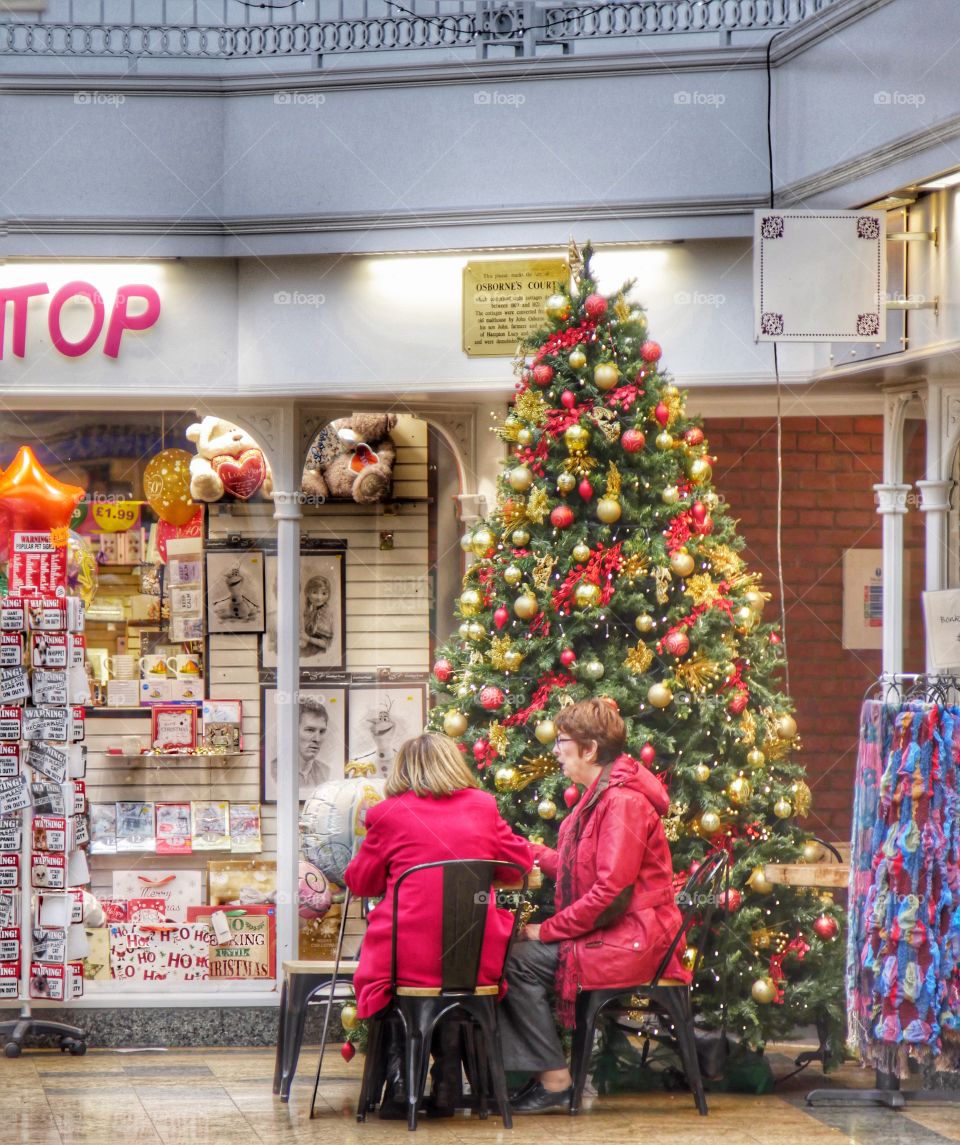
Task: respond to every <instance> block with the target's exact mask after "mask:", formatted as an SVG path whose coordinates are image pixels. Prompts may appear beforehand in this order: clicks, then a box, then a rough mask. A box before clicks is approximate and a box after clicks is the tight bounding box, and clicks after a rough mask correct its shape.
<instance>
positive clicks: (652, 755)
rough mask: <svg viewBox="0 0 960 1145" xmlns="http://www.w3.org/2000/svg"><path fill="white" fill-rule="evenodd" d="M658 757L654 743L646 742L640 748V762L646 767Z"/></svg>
mask: <svg viewBox="0 0 960 1145" xmlns="http://www.w3.org/2000/svg"><path fill="white" fill-rule="evenodd" d="M656 758H657V753H656V752H655V751H654V748H653V744H652V743H645V744H644V745H643V747H642V748H641V749H640V762H641V763H642V764H644V765H645V766H646V767H649V766H650V765H651V764H652V763H653V761H654V760H655V759H656Z"/></svg>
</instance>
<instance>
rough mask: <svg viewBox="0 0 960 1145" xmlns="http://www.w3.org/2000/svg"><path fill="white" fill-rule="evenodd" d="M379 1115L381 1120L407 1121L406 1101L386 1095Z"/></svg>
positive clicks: (378, 1111)
mask: <svg viewBox="0 0 960 1145" xmlns="http://www.w3.org/2000/svg"><path fill="white" fill-rule="evenodd" d="M377 1117H379V1118H380V1120H381V1121H406V1120H407V1103H406V1101H400V1100H399V1099H397V1098H396V1097H385V1098H384V1099H383V1101H381V1102H380V1108H379V1109H378V1110H377Z"/></svg>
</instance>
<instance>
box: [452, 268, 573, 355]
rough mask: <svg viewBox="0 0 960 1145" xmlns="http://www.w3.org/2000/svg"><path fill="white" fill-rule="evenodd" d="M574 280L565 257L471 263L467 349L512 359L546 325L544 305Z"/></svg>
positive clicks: (466, 278)
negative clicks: (519, 345) (535, 332)
mask: <svg viewBox="0 0 960 1145" xmlns="http://www.w3.org/2000/svg"><path fill="white" fill-rule="evenodd" d="M569 282H570V268H569V266H568V265H567V263H566V261H565V260H564V259H560V258H552V259H527V258H518V259H506V260H498V261H494V262H468V263H467V265H466V266H465V267H464V268H463V350H464V353H465V354H467V356H468V357H471V358H501V357H502V358H512V357H513V356H514V354H515V353H516V351H517V343H518V342H522V341H523V340H524V339H525V338H528V337H529V336H530V335H531V334H532V333H534V331H536V330H539V329H540V328H541V327H542V326H544V325H545V324H546V321H547V319H546V316H545V314H544V311H543V304H544V302H545V301H546V299H547V298H548V297H549V296H550V295H551V294H556V293H557V290H558V289H561V290H564V289H566V288H567V287H568V284H569Z"/></svg>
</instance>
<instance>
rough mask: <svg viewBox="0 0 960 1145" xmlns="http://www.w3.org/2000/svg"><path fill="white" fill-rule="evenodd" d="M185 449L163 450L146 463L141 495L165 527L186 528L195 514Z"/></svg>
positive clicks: (187, 454)
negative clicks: (164, 523)
mask: <svg viewBox="0 0 960 1145" xmlns="http://www.w3.org/2000/svg"><path fill="white" fill-rule="evenodd" d="M192 460H193V455H192V454H190V453H188V452H187V451H186V450H185V449H164V450H162V451H161V452H160V453H158V454H157V455H156V456H155V457H151V458H150V460H149V461H148V462H147V467H146V469H144V471H143V495H144V497H145V498H146V499H147V503H148V504H149V506H150V508H151V509H152V510H153V511H154V513H156V514H157V516H158V517H159V518H160V520H161V521H166V523H167V524H168V525H185V524H186V523H187V522H188V521H189V520H191V519H192V518H193V517H194V516H195V515H196V512H197V506H196V505H195V504H194V503H193V501H192V500H191V498H190V462H191V461H192Z"/></svg>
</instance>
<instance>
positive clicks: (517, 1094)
mask: <svg viewBox="0 0 960 1145" xmlns="http://www.w3.org/2000/svg"><path fill="white" fill-rule="evenodd" d="M539 1084H540V1082H539V1081H537V1079H536V1078H535V1077H528V1078H527V1080H526V1081H525V1082H524V1083H523V1085H519V1086H517V1088H516V1089H511V1090H510V1092H509V1094H508V1095H507V1096H508V1097H509V1099H510V1104H511V1105H512V1104H513V1103H514V1102H515V1101H519V1100H520V1099H521V1098H522V1097H526V1096H527V1094H528V1093H529V1092H530V1091H531V1090H532V1089H534V1088H535V1087H536V1086H538V1085H539Z"/></svg>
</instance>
